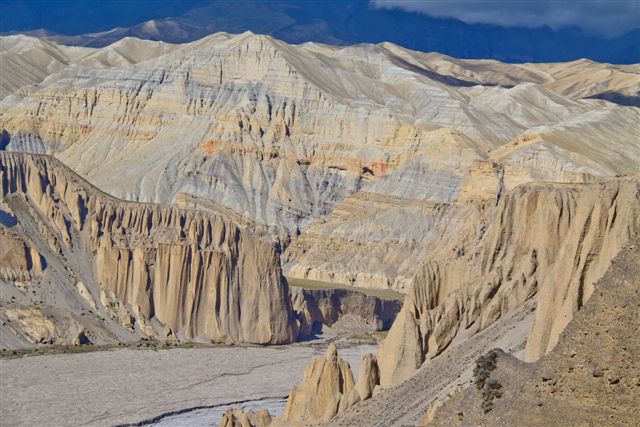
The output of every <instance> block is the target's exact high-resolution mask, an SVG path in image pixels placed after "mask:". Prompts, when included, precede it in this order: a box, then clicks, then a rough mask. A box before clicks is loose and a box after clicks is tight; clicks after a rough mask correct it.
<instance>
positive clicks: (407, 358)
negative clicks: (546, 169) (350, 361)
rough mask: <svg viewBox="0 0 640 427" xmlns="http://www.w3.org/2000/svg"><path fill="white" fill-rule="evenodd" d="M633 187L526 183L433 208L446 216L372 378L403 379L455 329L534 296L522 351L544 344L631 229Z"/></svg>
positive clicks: (636, 211) (626, 183)
mask: <svg viewBox="0 0 640 427" xmlns="http://www.w3.org/2000/svg"><path fill="white" fill-rule="evenodd" d="M639 194H640V192H639V189H638V180H637V179H635V178H626V179H617V180H610V181H603V182H599V183H594V184H583V185H577V186H576V185H559V184H546V183H534V184H525V185H521V186H518V187H515V188H514V189H513V190H511V191H507V192H505V193H503V194H498V198H499V200H498V203H497V205H493V203H491V204H490V203H486V202H481V203H479V204H476V205H468V206H466V207H459V206H455V205H453V206H450V207H447V208H443V209H446V210H447V211H448V212H447V214H446V215H447V216H446V218H447V220H446V221H442V223H441V224H439V225H438V227H434V229H439V233H440V235H441V236H442V238H441V239H439V240H436V241H435V242H434V247H433V250H432V252H431V257H429V258H427V259H425V260H424V262H423V263H422V266H421V270H420V273H418V274H417V275H416V276H415V279H414V283H413V286H412V287H411V289H410V291H409V293H408V295H407V298H406V299H405V303H404V306H403V309H402V311H401V312H400V313H399V314H398V318H397V320H396V321H395V322H394V324H393V326H392V328H391V330H390V332H389V334H388V337H387V338H386V339H385V341H384V342H383V343H382V347H381V349H380V352H379V354H378V362H379V364H380V375H381V377H380V382H381V384H382V385H390V384H392V383H397V382H400V381H403V380H404V379H406V378H408V377H409V376H410V375H411V374H412V373H413V372H414V371H415V370H416V369H417V368H419V367H420V365H421V364H422V363H423V362H424V361H425V359H427V358H433V357H435V356H437V355H439V354H440V353H441V352H442V351H443V350H444V349H446V348H447V346H448V345H450V343H451V342H452V341H453V340H454V339H455V338H456V337H457V336H459V335H467V334H469V333H476V332H478V331H481V330H483V329H484V328H486V327H487V326H488V325H490V324H492V323H493V322H495V321H496V320H497V319H498V318H500V317H501V316H503V315H505V314H506V313H507V312H509V311H511V310H513V309H514V308H516V307H518V306H520V305H521V304H522V303H523V302H524V301H525V300H527V299H529V298H532V297H533V296H534V295H536V293H538V307H537V313H536V322H535V323H534V327H533V329H532V331H531V335H530V338H529V341H528V347H527V356H528V358H529V359H536V358H538V357H540V356H541V355H543V354H544V353H545V352H547V351H549V350H550V349H552V348H553V346H554V345H555V343H556V342H557V339H558V336H559V334H560V332H561V331H562V329H563V328H564V326H565V325H566V324H567V323H568V321H569V320H570V319H571V318H572V317H573V315H574V313H575V312H576V311H577V310H578V309H579V308H580V307H581V306H582V305H583V304H584V303H585V302H586V301H587V300H588V298H589V297H590V295H591V294H592V292H593V284H594V283H595V281H596V280H597V279H598V278H599V277H601V276H602V274H604V272H605V271H606V269H607V268H608V266H609V264H610V262H611V259H612V258H613V257H614V256H615V255H616V254H617V253H618V251H619V250H620V249H621V248H622V247H623V245H624V244H625V243H626V242H627V241H628V240H629V238H630V236H632V235H634V234H635V233H636V232H637V231H638V229H639V227H640V219H639V218H640V196H639ZM492 205H493V206H492ZM469 206H472V207H469ZM444 236H447V238H444Z"/></svg>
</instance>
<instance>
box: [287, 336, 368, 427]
mask: <svg viewBox="0 0 640 427" xmlns="http://www.w3.org/2000/svg"><path fill="white" fill-rule="evenodd" d="M376 385H378V366H377V364H376V360H375V357H374V356H373V355H371V354H366V355H364V356H363V357H362V360H361V362H360V371H359V376H358V382H357V383H354V381H353V374H352V373H351V367H350V366H349V363H347V362H346V361H344V360H343V359H341V358H340V357H339V356H338V351H337V349H336V347H335V345H334V344H333V343H332V344H330V345H329V348H328V349H327V352H326V355H325V357H322V358H319V359H315V360H313V361H311V363H309V365H308V366H307V368H306V369H305V371H304V378H303V379H302V382H301V383H300V385H299V386H294V387H293V390H291V394H289V398H288V400H287V405H286V407H285V411H284V415H283V416H282V417H280V418H277V419H276V424H278V423H282V424H284V425H288V424H293V425H296V424H298V423H314V422H318V421H329V420H331V419H332V418H333V417H334V416H336V415H337V414H339V413H341V412H344V411H345V410H347V409H349V408H350V407H352V406H353V405H355V404H356V403H358V402H359V401H360V400H364V399H367V398H369V397H370V396H371V395H372V393H373V389H374V388H375V387H376Z"/></svg>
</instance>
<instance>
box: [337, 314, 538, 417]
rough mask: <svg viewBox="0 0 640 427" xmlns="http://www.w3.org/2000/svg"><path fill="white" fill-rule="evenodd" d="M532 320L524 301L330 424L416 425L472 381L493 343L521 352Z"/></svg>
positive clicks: (518, 353) (514, 351) (494, 345)
mask: <svg viewBox="0 0 640 427" xmlns="http://www.w3.org/2000/svg"><path fill="white" fill-rule="evenodd" d="M532 321H533V312H532V310H531V305H525V306H524V307H523V308H522V309H520V310H518V311H516V312H514V313H513V314H512V315H510V316H508V317H505V318H504V319H502V320H500V321H498V322H496V323H495V324H493V325H492V326H490V327H489V328H487V329H486V330H484V331H483V332H481V333H479V334H476V335H474V336H472V337H470V338H468V339H467V340H464V341H462V342H459V343H457V344H456V345H453V346H452V347H451V348H449V349H448V350H447V351H446V352H445V353H443V354H442V355H440V356H438V357H436V358H434V359H432V360H431V361H429V362H427V363H425V364H424V365H423V366H422V367H421V368H420V369H419V370H418V371H417V373H416V374H415V375H414V376H412V377H411V378H410V379H408V380H407V381H404V382H402V383H400V384H399V385H397V386H394V387H389V388H386V389H382V390H378V391H377V394H376V393H374V396H373V397H372V398H371V399H369V400H366V401H364V402H361V403H360V404H358V405H356V406H354V407H353V408H351V409H349V410H347V411H346V412H344V413H343V414H340V415H338V417H337V418H335V419H333V420H332V421H331V422H330V423H329V425H332V426H355V425H361V426H373V425H380V426H391V425H395V426H404V425H415V424H416V422H417V421H418V419H419V418H420V416H421V415H422V413H424V411H425V410H426V408H427V407H428V405H429V404H430V403H431V402H433V401H434V400H436V399H438V398H442V397H444V396H446V394H447V393H448V392H449V391H451V390H452V389H453V388H454V387H456V386H457V385H465V384H468V383H469V381H470V379H471V376H472V372H471V370H472V369H471V368H472V364H473V361H474V360H475V359H476V358H477V357H478V356H480V355H482V354H483V353H485V352H486V351H488V350H489V349H491V348H494V347H498V348H502V349H504V350H505V351H507V352H510V353H513V354H515V355H517V356H521V355H522V352H523V349H524V344H525V342H526V337H527V333H528V330H529V327H530V325H531V322H532ZM341 356H342V353H341Z"/></svg>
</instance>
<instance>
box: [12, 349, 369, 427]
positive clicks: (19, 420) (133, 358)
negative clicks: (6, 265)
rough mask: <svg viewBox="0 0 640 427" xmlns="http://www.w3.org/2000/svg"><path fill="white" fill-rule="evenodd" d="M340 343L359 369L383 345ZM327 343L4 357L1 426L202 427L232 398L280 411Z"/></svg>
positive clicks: (230, 401)
mask: <svg viewBox="0 0 640 427" xmlns="http://www.w3.org/2000/svg"><path fill="white" fill-rule="evenodd" d="M336 343H337V346H338V348H339V351H340V354H341V356H342V357H344V358H345V359H346V360H347V361H349V363H350V364H351V366H352V368H353V370H354V371H356V372H355V373H357V367H358V364H359V361H360V357H361V356H362V354H364V353H368V352H374V353H375V351H376V350H377V344H376V343H375V341H373V340H368V341H362V340H354V339H352V338H341V339H339V340H337V341H336ZM327 345H328V343H327V341H326V339H325V340H316V341H309V342H306V343H299V344H294V345H289V346H279V347H240V346H233V347H209V348H169V349H160V350H147V349H132V348H126V349H115V350H105V351H92V352H86V353H78V354H47V355H40V356H27V357H21V358H9V359H7V358H5V359H0V397H1V405H0V408H1V409H0V419H1V420H2V422H1V424H2V425H7V426H9V425H10V426H20V425H24V426H32V425H47V426H63V425H64V426H80V425H82V426H113V425H121V424H135V423H143V422H147V423H150V422H151V420H155V421H154V422H155V423H160V425H165V424H166V425H169V424H171V425H190V426H196V425H217V421H218V420H217V419H216V417H219V415H218V412H219V411H215V409H216V408H215V407H217V406H223V405H226V404H229V403H233V402H245V403H244V404H245V405H251V404H252V402H253V401H264V402H265V406H272V407H273V408H274V409H275V410H276V411H277V410H278V408H281V407H282V401H283V399H285V398H286V396H287V395H288V394H289V392H290V390H291V387H292V386H293V385H294V384H297V383H298V382H300V380H301V379H302V374H303V371H304V368H305V366H306V365H307V364H308V363H309V361H310V360H311V358H313V357H320V356H321V355H322V354H323V353H324V351H325V349H326V347H327ZM258 403H259V402H258ZM194 408H200V409H194ZM190 409H194V410H190ZM208 411H209V412H208ZM175 413H180V414H178V415H175ZM163 415H166V417H165V418H161V417H162V416H163ZM169 417H171V418H169ZM167 422H169V424H167Z"/></svg>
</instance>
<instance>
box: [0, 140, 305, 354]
mask: <svg viewBox="0 0 640 427" xmlns="http://www.w3.org/2000/svg"><path fill="white" fill-rule="evenodd" d="M0 186H1V187H2V189H3V196H5V197H8V196H11V197H23V198H24V203H26V204H27V205H29V206H32V207H33V209H35V210H37V211H38V212H39V213H38V214H37V216H38V218H47V220H46V221H45V222H42V228H43V229H46V230H47V231H46V233H48V234H47V236H48V240H49V241H50V246H51V248H49V249H51V250H52V251H54V253H55V252H58V251H59V250H60V249H59V248H60V246H61V245H63V246H64V245H69V246H79V247H82V246H83V245H84V246H85V247H87V248H88V252H87V253H86V255H85V256H87V257H88V258H89V259H90V260H91V262H92V263H93V265H94V266H95V271H96V277H94V278H93V280H95V283H96V284H97V285H98V286H99V288H100V296H101V297H100V303H101V306H102V307H103V308H104V310H105V311H106V312H107V314H108V316H109V317H112V318H114V319H116V320H117V321H118V323H120V324H121V325H122V326H124V327H125V328H126V329H129V330H131V331H134V329H135V328H136V323H137V325H138V329H141V330H142V332H143V333H145V334H146V335H149V334H151V332H152V326H151V325H150V323H149V321H150V320H151V319H157V320H158V321H159V322H160V324H162V325H165V326H168V327H169V328H171V330H172V331H173V332H174V333H176V334H179V335H180V336H182V337H183V338H185V339H192V338H196V337H203V338H206V339H210V340H213V341H218V342H248V343H259V344H278V343H287V342H291V341H294V340H295V339H296V336H297V330H296V323H295V320H294V317H293V313H292V308H291V301H290V298H289V291H288V287H287V285H286V282H285V281H284V279H283V277H282V274H281V270H280V265H279V264H280V263H279V258H278V253H277V251H276V250H275V245H274V243H273V242H272V241H271V240H270V238H269V237H268V235H267V233H266V232H265V231H261V230H260V229H259V227H258V228H251V227H246V226H242V227H241V226H240V225H238V224H236V223H235V222H234V221H232V220H229V219H227V218H225V217H224V216H222V215H220V214H215V213H211V212H208V211H206V212H205V211H198V210H190V209H182V208H177V207H175V206H171V205H154V204H140V203H129V202H123V201H120V200H117V199H114V198H112V197H109V196H107V195H106V194H104V193H102V192H100V191H99V190H97V189H96V188H94V187H91V186H90V185H88V184H87V183H86V182H85V181H83V180H82V179H80V178H79V177H78V176H77V175H75V174H73V173H72V172H71V171H69V170H68V169H67V168H65V167H64V166H63V165H62V164H60V162H59V161H57V160H55V159H53V158H51V157H47V156H40V155H27V154H21V153H8V152H0ZM21 203H23V202H21ZM30 209H31V208H30ZM39 221H40V220H39ZM43 235H45V233H43ZM47 236H45V237H47ZM3 239H4V238H3ZM11 241H16V240H15V239H13V240H11ZM23 246H24V245H23ZM23 252H24V251H23ZM25 253H28V254H31V252H30V251H27V252H25ZM94 254H95V255H94ZM12 259H13V258H12ZM35 259H37V258H35ZM3 262H4V261H3ZM11 262H12V263H17V264H16V265H18V264H20V263H22V264H24V265H23V267H24V268H26V266H27V264H29V263H30V264H31V265H32V270H33V271H34V272H37V271H38V270H39V269H41V267H39V266H38V264H37V262H34V261H33V260H32V261H29V260H27V259H26V258H24V257H23V259H22V261H20V260H16V261H15V262H14V261H11ZM22 264H21V265H22ZM23 267H20V268H22V269H23V271H24V268H23ZM84 285H88V283H86V282H85V283H84ZM94 286H95V285H94ZM85 287H86V286H85ZM77 291H78V292H79V293H80V294H82V298H84V299H85V300H86V296H87V293H85V292H84V290H83V289H82V288H78V289H77ZM89 304H90V303H89ZM157 333H158V334H160V333H161V329H160V330H158V331H157Z"/></svg>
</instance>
